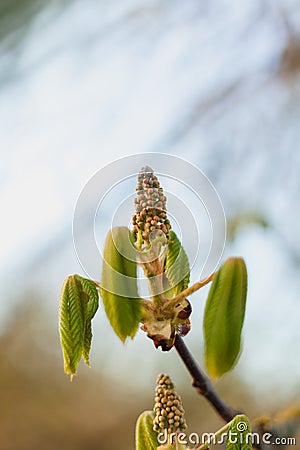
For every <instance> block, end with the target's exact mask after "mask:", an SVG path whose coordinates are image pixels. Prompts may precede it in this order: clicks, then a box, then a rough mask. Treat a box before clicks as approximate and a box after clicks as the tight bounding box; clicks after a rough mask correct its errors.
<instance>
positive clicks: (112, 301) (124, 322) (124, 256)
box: [101, 227, 141, 342]
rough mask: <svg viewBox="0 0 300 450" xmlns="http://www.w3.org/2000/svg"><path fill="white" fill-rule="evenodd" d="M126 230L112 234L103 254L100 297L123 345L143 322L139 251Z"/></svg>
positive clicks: (113, 231) (110, 232)
mask: <svg viewBox="0 0 300 450" xmlns="http://www.w3.org/2000/svg"><path fill="white" fill-rule="evenodd" d="M132 240H133V238H132V234H131V233H130V231H129V230H128V228H126V227H116V228H113V229H112V230H110V231H109V233H108V235H107V237H106V241H105V246H104V252H103V268H102V280H101V297H102V299H103V304H104V308H105V312H106V315H107V317H108V319H109V321H110V324H111V326H112V328H113V329H114V331H115V333H116V334H117V335H118V336H119V338H120V339H121V340H122V341H123V342H124V341H125V339H126V338H127V337H131V338H133V337H134V335H135V334H136V332H137V329H138V326H139V322H140V319H141V300H140V298H139V294H138V288H137V279H136V277H137V265H136V250H135V248H134V246H133V242H132Z"/></svg>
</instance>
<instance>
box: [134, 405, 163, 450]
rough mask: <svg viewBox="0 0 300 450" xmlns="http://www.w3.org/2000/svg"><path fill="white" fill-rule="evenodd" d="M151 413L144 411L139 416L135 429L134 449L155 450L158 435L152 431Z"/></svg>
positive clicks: (152, 417)
mask: <svg viewBox="0 0 300 450" xmlns="http://www.w3.org/2000/svg"><path fill="white" fill-rule="evenodd" d="M153 419H154V413H153V411H144V412H142V414H141V415H140V416H139V418H138V420H137V422H136V428H135V449H136V450H156V449H157V447H158V445H159V444H158V440H157V437H158V434H157V433H156V431H154V430H153Z"/></svg>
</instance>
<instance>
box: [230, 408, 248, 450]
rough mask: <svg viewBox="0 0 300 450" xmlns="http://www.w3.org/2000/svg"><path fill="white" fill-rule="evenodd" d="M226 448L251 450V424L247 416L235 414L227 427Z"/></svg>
mask: <svg viewBox="0 0 300 450" xmlns="http://www.w3.org/2000/svg"><path fill="white" fill-rule="evenodd" d="M226 450H252V439H251V424H250V421H249V419H248V417H247V416H245V415H242V414H241V415H238V416H236V417H235V418H234V419H233V420H232V422H231V425H230V427H229V429H228V432H227V438H226Z"/></svg>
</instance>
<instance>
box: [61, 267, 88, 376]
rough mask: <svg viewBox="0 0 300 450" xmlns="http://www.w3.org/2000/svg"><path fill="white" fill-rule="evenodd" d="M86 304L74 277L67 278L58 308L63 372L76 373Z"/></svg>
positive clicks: (80, 352)
mask: <svg viewBox="0 0 300 450" xmlns="http://www.w3.org/2000/svg"><path fill="white" fill-rule="evenodd" d="M85 310H86V302H85V301H82V288H81V284H80V282H79V281H78V280H76V278H75V276H74V275H73V276H69V277H68V278H67V279H66V280H65V282H64V284H63V287H62V293H61V298H60V307H59V331H60V340H61V346H62V350H63V356H64V370H65V372H66V373H68V374H70V375H71V376H72V375H74V374H75V373H76V369H77V366H78V364H79V361H80V358H81V354H82V346H83V341H84V329H85Z"/></svg>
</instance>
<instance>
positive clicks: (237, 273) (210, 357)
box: [203, 258, 247, 378]
mask: <svg viewBox="0 0 300 450" xmlns="http://www.w3.org/2000/svg"><path fill="white" fill-rule="evenodd" d="M246 297H247V269H246V265H245V262H244V260H243V259H242V258H230V259H228V260H227V261H226V262H225V263H224V264H223V266H222V267H221V268H220V270H219V271H218V272H217V274H216V275H215V277H214V279H213V283H212V285H211V288H210V291H209V294H208V298H207V302H206V306H205V312H204V321H203V328H204V345H205V362H206V367H207V369H208V372H209V373H210V375H211V376H212V377H214V378H218V377H220V376H222V375H223V374H224V373H226V372H228V371H229V370H230V369H232V367H233V366H234V364H235V363H236V362H237V359H238V356H239V353H240V346H241V332H242V327H243V322H244V315H245V308H246Z"/></svg>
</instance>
